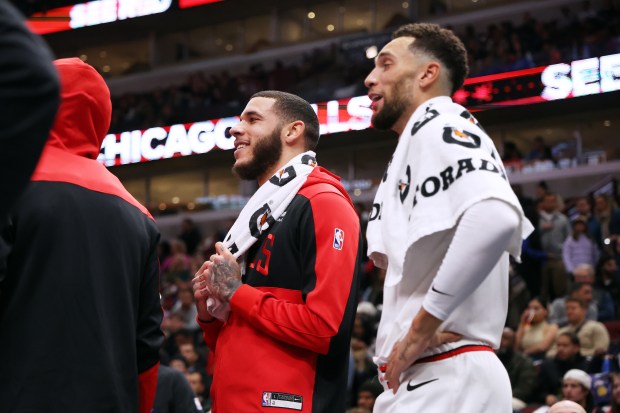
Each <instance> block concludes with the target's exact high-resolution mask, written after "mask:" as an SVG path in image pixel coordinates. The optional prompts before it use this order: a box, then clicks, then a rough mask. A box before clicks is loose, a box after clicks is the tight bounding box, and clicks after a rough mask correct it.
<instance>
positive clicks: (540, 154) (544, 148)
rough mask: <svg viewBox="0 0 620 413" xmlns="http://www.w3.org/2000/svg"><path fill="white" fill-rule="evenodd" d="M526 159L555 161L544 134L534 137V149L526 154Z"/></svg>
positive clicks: (528, 160)
mask: <svg viewBox="0 0 620 413" xmlns="http://www.w3.org/2000/svg"><path fill="white" fill-rule="evenodd" d="M525 160H526V161H527V162H536V161H553V156H552V155H551V148H550V147H549V146H548V145H547V144H546V143H545V140H544V139H543V137H542V136H537V137H535V138H534V144H533V146H532V149H531V150H530V151H529V152H528V153H527V155H525Z"/></svg>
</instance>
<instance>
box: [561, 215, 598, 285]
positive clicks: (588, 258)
mask: <svg viewBox="0 0 620 413" xmlns="http://www.w3.org/2000/svg"><path fill="white" fill-rule="evenodd" d="M572 227H573V232H572V234H571V235H570V236H568V237H567V238H566V240H565V241H564V245H563V246H562V260H563V262H564V267H565V268H566V272H567V273H568V274H573V273H574V272H575V268H576V267H577V266H578V265H579V264H588V265H591V266H592V267H594V266H595V265H596V261H597V260H598V257H599V255H600V253H599V250H598V246H597V245H596V243H595V242H594V241H593V240H592V239H591V237H590V235H589V234H588V229H587V224H586V219H585V218H584V217H582V216H578V217H576V218H574V219H573V222H572Z"/></svg>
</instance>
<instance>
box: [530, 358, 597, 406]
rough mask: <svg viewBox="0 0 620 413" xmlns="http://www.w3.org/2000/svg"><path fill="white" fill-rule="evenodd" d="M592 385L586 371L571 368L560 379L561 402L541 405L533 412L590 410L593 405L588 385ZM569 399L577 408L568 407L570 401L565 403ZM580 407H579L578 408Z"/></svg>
mask: <svg viewBox="0 0 620 413" xmlns="http://www.w3.org/2000/svg"><path fill="white" fill-rule="evenodd" d="M591 386H592V377H590V375H589V374H588V373H586V372H585V371H583V370H579V369H572V370H569V371H567V372H566V374H564V378H563V379H562V399H563V401H562V402H556V403H554V404H553V406H551V408H549V407H548V406H543V407H541V408H539V409H537V410H535V411H534V413H545V412H547V413H552V412H569V413H576V412H591V411H592V408H593V407H594V406H593V398H592V394H591V393H590V387H591ZM566 401H570V402H573V403H575V404H576V405H577V406H576V407H577V408H578V409H577V410H574V409H568V410H566V408H567V407H572V406H575V405H572V406H571V403H565V402H566ZM579 408H580V409H579Z"/></svg>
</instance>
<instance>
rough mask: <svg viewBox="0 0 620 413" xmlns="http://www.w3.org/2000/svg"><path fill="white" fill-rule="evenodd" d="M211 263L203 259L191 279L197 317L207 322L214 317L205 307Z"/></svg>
mask: <svg viewBox="0 0 620 413" xmlns="http://www.w3.org/2000/svg"><path fill="white" fill-rule="evenodd" d="M211 265H212V263H211V261H205V262H204V263H203V264H202V266H201V267H200V268H199V269H198V271H196V275H195V276H194V278H193V279H192V289H193V290H194V301H196V309H197V310H198V319H199V320H201V321H207V322H210V321H213V319H214V317H213V316H212V315H211V313H209V310H208V309H207V299H208V298H209V290H207V288H206V287H207V277H208V276H209V272H210V268H211Z"/></svg>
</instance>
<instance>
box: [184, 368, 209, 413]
mask: <svg viewBox="0 0 620 413" xmlns="http://www.w3.org/2000/svg"><path fill="white" fill-rule="evenodd" d="M187 381H189V384H190V386H192V390H194V394H195V395H196V397H197V398H198V402H200V405H201V406H202V409H203V411H204V412H205V413H206V412H208V411H209V410H211V399H210V398H209V390H210V389H211V379H210V378H209V376H207V375H206V374H205V373H203V372H201V371H192V372H188V373H187Z"/></svg>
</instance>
